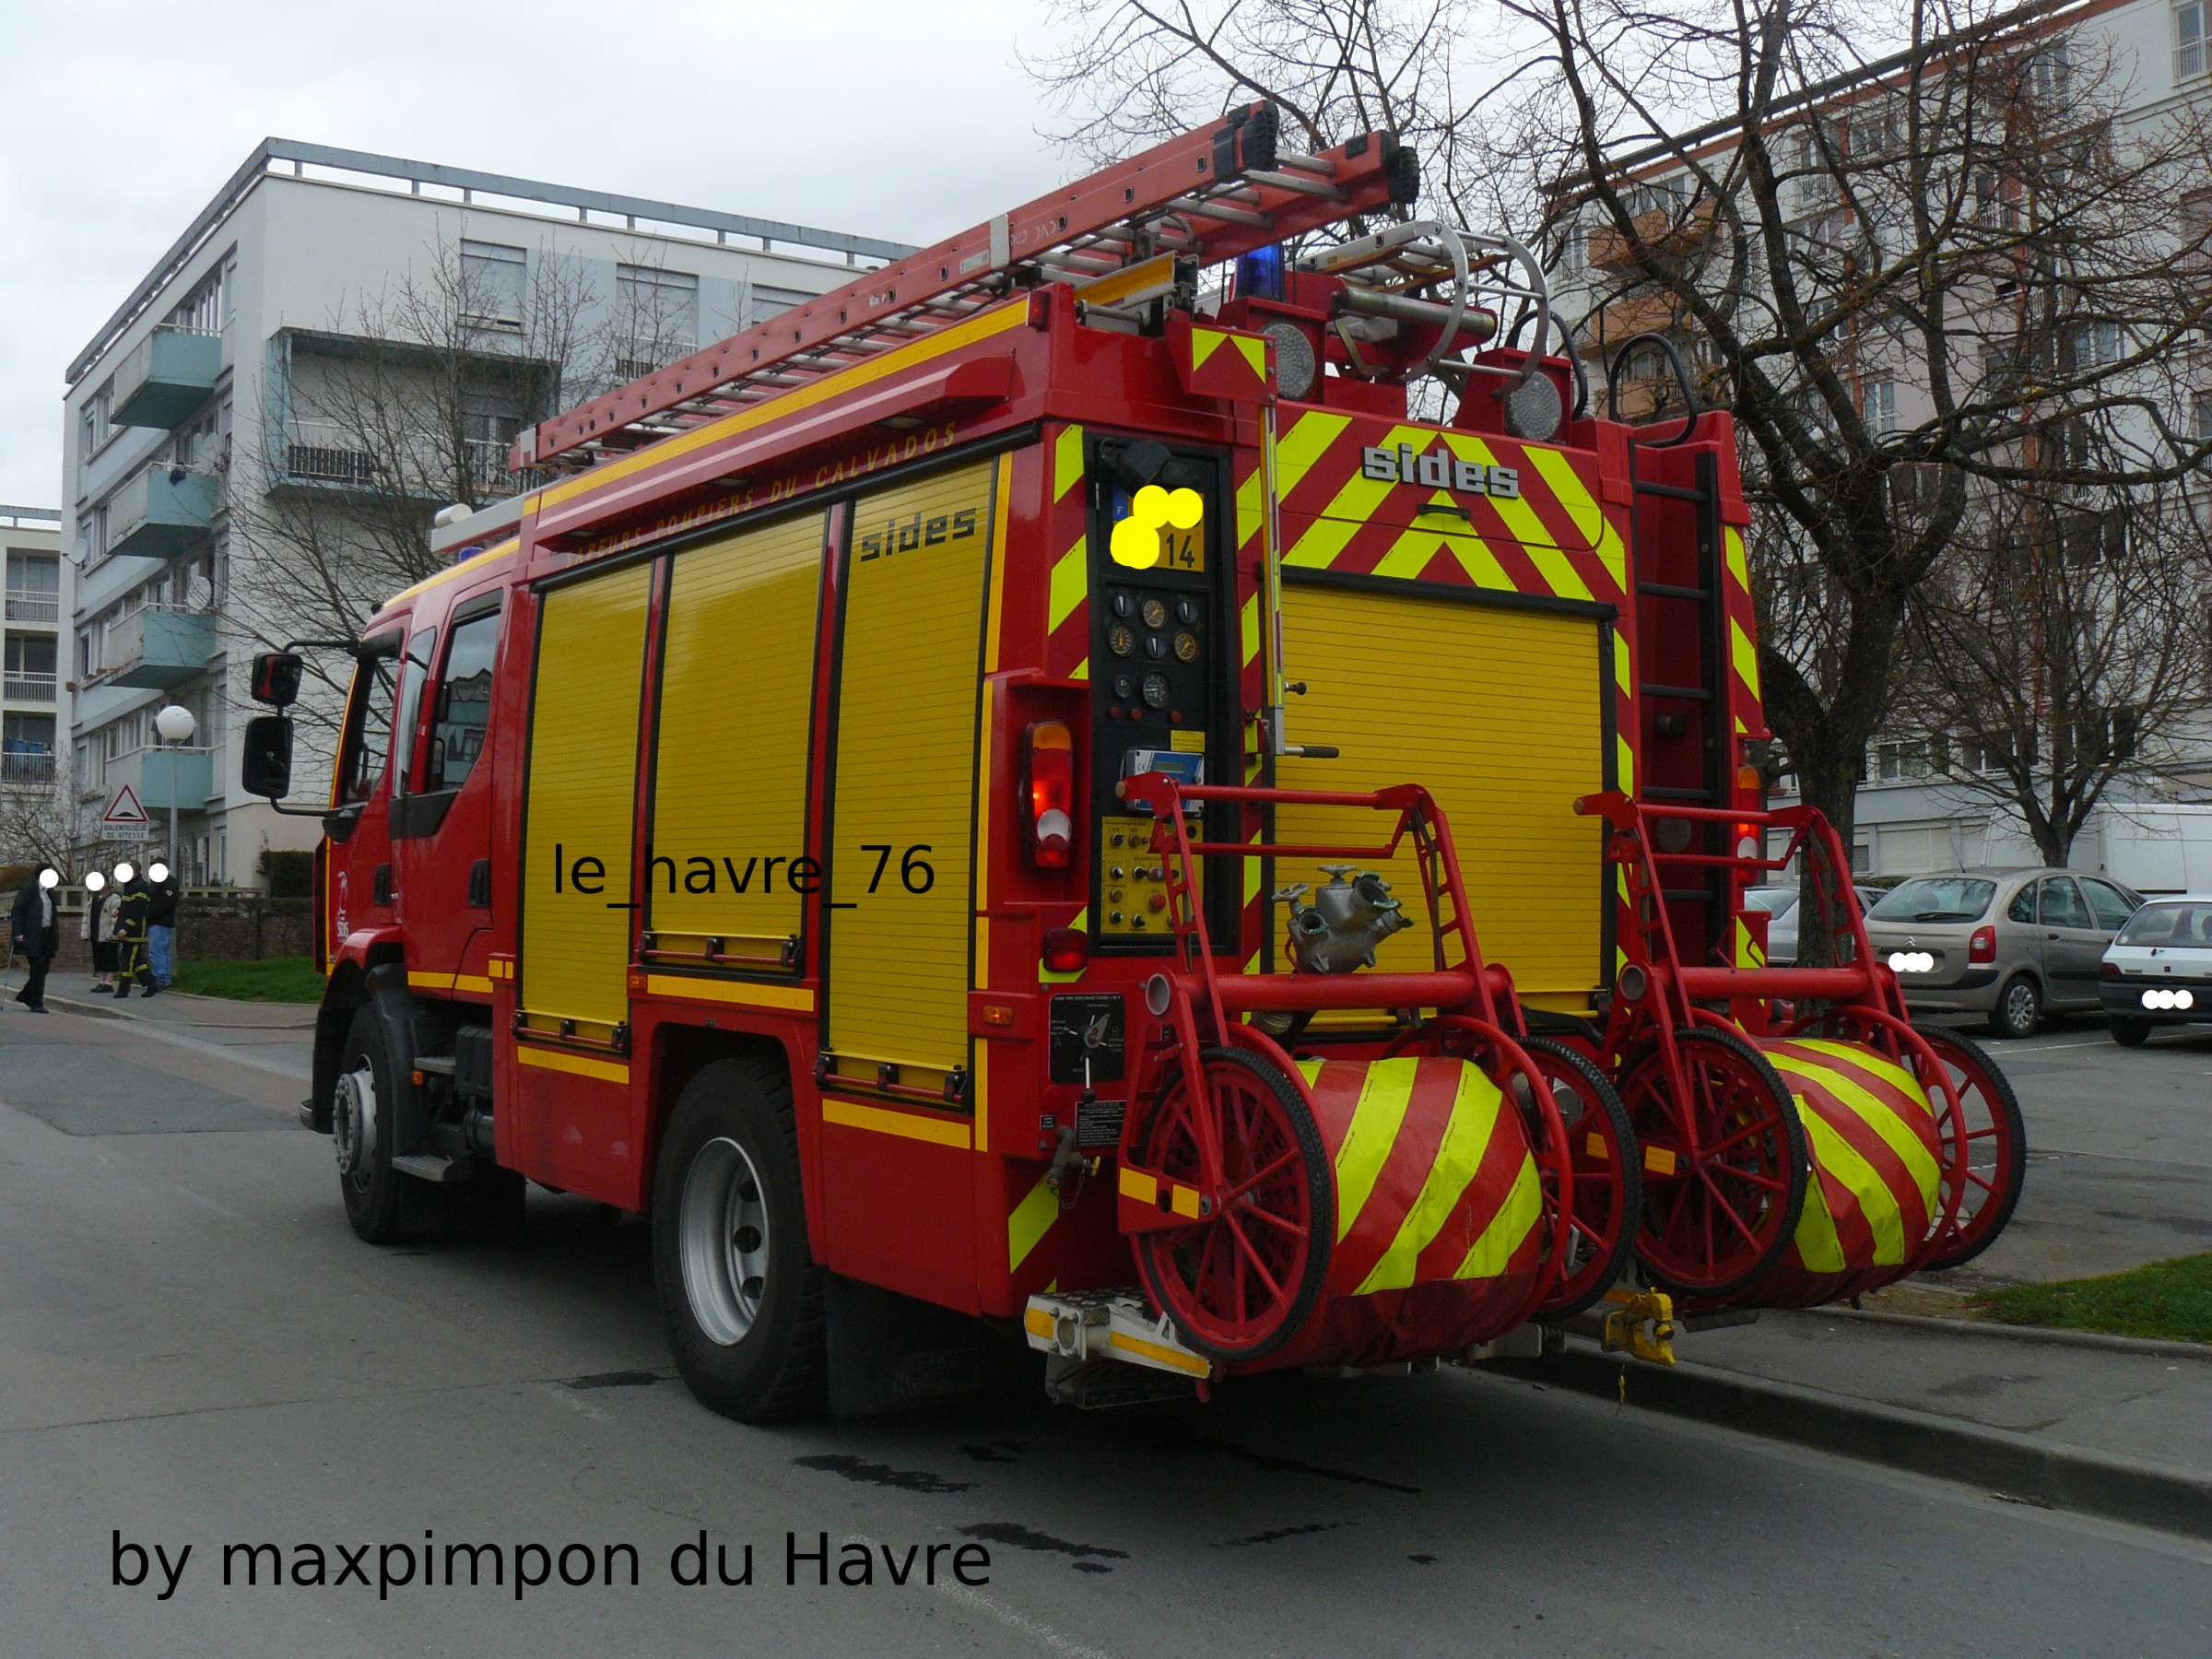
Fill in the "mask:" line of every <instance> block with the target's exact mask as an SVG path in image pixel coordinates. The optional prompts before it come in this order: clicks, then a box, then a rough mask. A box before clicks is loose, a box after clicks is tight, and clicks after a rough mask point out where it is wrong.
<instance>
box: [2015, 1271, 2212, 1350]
mask: <svg viewBox="0 0 2212 1659" xmlns="http://www.w3.org/2000/svg"><path fill="white" fill-rule="evenodd" d="M1973 1302H1974V1306H1975V1307H1976V1308H1977V1309H1978V1310H1980V1311H1981V1312H1984V1313H1987V1314H1989V1315H1990V1316H1991V1317H1992V1318H1994V1319H2001V1320H2004V1321H2005V1322H2006V1324H2023V1325H2048V1326H2052V1327H2054V1328H2056V1329H2060V1330H2067V1331H2102V1332H2105V1333H2107V1334H2108V1335H2114V1336H2155V1337H2160V1338H2163V1339H2164V1340H2166V1341H2169V1342H2212V1255H2193V1256H2179V1257H2176V1258H2175V1259H2174V1260H2172V1261H2170V1262H2150V1263H2147V1264H2146V1265H2143V1266H2141V1267H2131V1268H2129V1269H2128V1270H2127V1271H2126V1272H2125V1273H2110V1274H2106V1275H2105V1276H2104V1277H2101V1278H2082V1279H2058V1280H2054V1281H2053V1283H2051V1284H2047V1285H2015V1286H2013V1287H2012V1288H2009V1289H2006V1290H1985V1291H1983V1292H1982V1293H1981V1294H1979V1295H1977V1296H1976V1297H1975V1298H1974V1299H1973Z"/></svg>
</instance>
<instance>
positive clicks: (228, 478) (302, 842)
mask: <svg viewBox="0 0 2212 1659" xmlns="http://www.w3.org/2000/svg"><path fill="white" fill-rule="evenodd" d="M910 251H911V250H909V249H908V248H906V247H905V246H904V245H902V244H900V243H896V242H889V241H880V240H877V239H874V238H869V237H862V236H852V235H846V234H843V233H840V232H834V231H825V230H816V229H808V228H807V227H805V226H800V225H792V224H785V223H781V222H777V221H771V220H763V219H757V218H746V217H744V216H741V215H736V214H728V213H721V212H716V211H712V210H707V209H698V208H688V207H681V206H675V205H673V204H669V203H664V202H655V201H649V200H644V199H641V198H635V197H627V196H619V195H611V194H605V193H602V192H596V191H588V190H576V189H570V188H567V187H564V186H559V185H553V184H546V183H541V182H535V181H531V180H524V179H515V178H508V177H503V176H500V175H496V174H489V173H481V172H474V171H467V170H463V169H455V168H447V167H439V166H431V165H427V164H423V163H418V162H409V161H405V160H400V159H394V158H390V157H382V156H373V155H367V154H363V153H361V152H357V151H348V150H335V149H330V148H327V147H322V146H316V145H309V144H301V143H295V142H292V141H289V140H284V139H270V140H267V141H266V142H265V143H264V144H263V145H261V146H260V147H258V148H257V149H256V150H255V152H254V153H253V155H252V156H251V157H249V158H248V159H247V160H246V162H245V164H244V165H243V166H242V167H241V168H240V170H239V171H237V172H236V173H235V174H233V175H232V177H231V179H230V180H229V182H228V183H227V184H226V185H225V187H224V189H223V190H222V191H221V192H220V193H219V194H218V195H217V196H216V197H215V199H214V200H213V201H211V202H210V203H209V204H208V206H206V208H205V209H204V210H203V211H202V212H201V213H200V215H199V216H198V217H197V218H195V219H194V222H193V223H192V225H191V226H190V227H189V228H188V229H186V230H185V232H184V234H183V235H182V237H180V238H179V239H178V241H177V242H176V243H175V244H174V245H173V246H172V247H171V249H170V251H169V253H167V254H165V255H164V257H163V258H162V260H161V261H160V263H159V265H156V266H155V267H154V269H153V270H152V271H151V272H149V273H148V274H147V277H146V278H145V279H144V281H142V282H141V283H140V284H139V286H138V288H136V289H135V291H134V292H133V293H132V294H131V295H130V296H129V298H128V299H126V300H124V302H123V304H122V305H121V306H120V307H119V308H118V309H117V310H116V312H115V313H114V315H113V316H112V317H111V318H110V320H109V321H108V323H107V324H105V325H103V326H102V328H101V329H100V333H99V334H98V335H95V336H94V338H93V339H92V340H91V341H89V342H88V344H87V345H86V347H85V348H84V349H83V350H82V351H81V352H80V353H78V355H77V357H76V360H75V361H74V362H72V363H71V364H70V366H69V371H68V387H69V389H68V393H67V396H66V404H65V439H64V458H63V479H64V486H65V489H64V500H65V502H66V505H65V508H64V510H63V512H62V514H61V516H60V519H59V521H58V523H57V524H54V525H53V526H52V528H51V529H50V530H49V532H48V535H49V542H48V545H49V546H50V547H53V546H56V545H58V547H59V549H60V550H61V552H62V554H63V555H64V558H63V560H62V562H63V564H65V565H66V566H68V567H69V568H68V570H67V571H65V572H63V573H62V574H61V575H60V580H59V582H58V583H57V586H56V589H55V598H54V600H53V604H54V605H55V606H57V612H56V614H57V618H59V619H60V620H59V621H58V622H57V624H56V626H55V627H54V628H53V629H51V630H50V631H49V632H48V633H47V634H45V635H44V636H41V637H42V638H43V639H44V640H45V641H47V643H46V644H44V645H43V646H39V645H32V644H29V643H28V642H27V644H26V646H25V647H24V652H25V655H24V659H23V660H24V662H25V664H26V665H27V667H28V665H29V664H30V663H31V661H32V659H33V658H34V657H35V658H37V659H38V660H39V661H41V662H51V663H52V665H53V666H51V667H50V668H49V669H48V670H47V672H48V673H49V674H50V675H53V676H58V688H59V693H60V696H61V697H62V698H65V699H66V700H67V719H66V725H65V735H66V737H67V748H66V753H67V756H68V765H69V767H70V770H71V773H72V776H73V778H74V782H75V786H76V798H77V802H78V809H79V815H80V826H81V834H82V836H83V838H84V840H85V841H86V843H87V844H88V845H90V844H94V843H97V842H98V841H100V839H101V830H100V820H101V819H102V818H103V817H104V815H105V814H106V812H107V810H108V808H109V806H110V805H111V804H112V803H113V802H114V801H116V800H117V799H118V798H120V797H121V795H122V793H123V792H124V790H125V789H126V788H127V789H128V790H129V791H130V793H131V794H132V796H133V797H135V800H136V801H137V802H138V803H139V804H140V805H141V806H143V808H144V809H145V811H146V812H147V814H148V815H149V816H150V817H152V818H154V819H155V820H156V821H157V823H159V824H160V825H161V826H162V827H163V833H164V834H165V833H166V824H167V819H168V817H169V815H170V813H171V810H172V808H173V809H174V811H175V813H176V815H177V819H178V825H177V828H178V835H179V841H178V851H179V860H178V862H179V864H180V865H181V866H182V874H183V876H184V877H185V879H186V880H187V881H188V882H191V883H194V884H203V883H212V884H222V883H229V884H233V885H237V886H241V887H253V886H258V885H260V881H261V864H260V854H261V853H262V852H263V851H264V850H276V851H286V850H297V849H304V848H308V847H312V845H313V844H314V841H315V839H316V837H317V835H318V834H319V833H320V830H319V826H318V824H317V823H316V821H315V820H314V819H312V818H298V817H289V818H288V817H284V816H280V815H278V814H277V813H276V812H274V811H272V810H271V809H270V808H269V807H268V806H267V805H266V804H265V803H263V802H261V801H258V800H256V799H254V798H253V797H251V796H247V795H245V794H242V793H241V790H240V789H239V786H238V775H239V759H240V755H239V750H238V747H237V746H238V742H239V739H240V738H241V735H242V732H243V725H244V720H245V717H246V714H247V712H249V711H250V709H251V705H250V704H249V703H248V702H247V701H246V697H245V693H246V683H245V682H246V677H247V671H248V667H249V659H250V657H251V655H252V653H253V651H254V650H255V649H261V648H265V645H262V644H260V643H259V642H258V641H257V639H256V637H255V634H254V631H253V628H252V627H250V626H249V623H248V620H247V618H246V617H245V615H244V612H243V607H242V606H241V602H240V596H241V594H244V593H245V592H246V591H248V587H249V585H250V586H251V587H252V588H253V591H256V592H266V591H268V590H269V588H270V586H271V584H272V578H274V579H275V580H276V581H277V582H282V581H283V580H284V579H285V578H286V575H287V572H286V571H285V570H284V569H282V568H277V569H274V570H272V569H270V568H268V567H269V566H270V564H271V562H272V561H279V563H280V561H282V560H284V559H285V558H286V552H285V549H284V547H282V546H281V545H280V544H273V542H272V539H271V537H270V536H269V535H266V534H257V535H253V536H248V535H244V534H242V533H241V526H242V525H244V524H246V523H248V522H253V523H255V524H270V523H282V522H284V519H283V514H282V513H280V512H263V511H261V510H262V509H263V508H265V507H271V506H281V505H283V504H284V501H285V497H286V495H287V492H291V494H292V496H293V499H294V500H297V499H298V496H299V492H308V491H324V492H330V496H331V499H332V500H344V499H345V498H346V494H347V491H348V490H354V491H356V492H357V493H358V491H359V488H360V487H361V486H362V485H363V484H364V483H365V481H366V477H367V475H368V473H369V472H370V471H371V468H372V467H373V466H374V465H375V464H374V462H373V460H372V458H371V457H370V456H369V455H368V454H366V453H362V445H361V444H360V442H359V440H358V439H354V438H349V437H348V435H347V432H346V431H344V430H340V429H335V428H333V427H331V424H330V423H329V422H327V421H324V420H320V419H318V418H316V417H315V416H313V415H311V414H303V413H302V412H301V410H302V408H303V406H304V407H312V406H313V401H314V400H313V395H312V389H313V388H314V386H315V385H316V384H318V383H319V382H318V377H319V376H324V375H325V374H326V373H327V372H328V371H329V368H330V365H331V364H333V363H335V362H342V361H344V360H346V359H348V358H349V357H351V358H355V359H358V358H359V355H360V354H361V353H362V352H363V351H364V350H369V349H388V348H389V342H388V341H383V342H371V341H369V340H366V339H365V338H363V337H362V327H361V323H360V321H359V319H361V318H362V317H363V316H364V315H365V313H366V311H367V309H368V308H367V306H366V305H365V303H364V301H365V300H370V299H371V297H375V296H380V295H388V294H390V293H392V292H393V291H394V290H395V289H397V290H401V291H404V290H406V288H407V287H408V285H409V284H410V283H413V284H417V285H419V286H423V287H435V286H436V285H437V283H438V282H439V281H440V280H441V279H444V278H450V277H451V275H452V274H453V273H455V272H458V273H460V274H461V275H462V276H463V277H464V278H465V283H466V291H467V293H468V294H469V295H470V296H472V298H471V300H470V301H469V303H470V305H471V306H473V307H475V308H476V309H477V312H480V313H481V314H478V315H472V316H470V317H468V318H466V319H465V320H466V322H467V323H468V324H469V326H470V327H471V329H472V331H473V332H474V333H475V334H477V335H483V336H485V337H487V338H488V339H490V340H492V341H493V343H494V345H495V346H496V344H497V341H498V337H499V336H500V334H501V333H502V331H506V332H512V334H513V335H516V336H517V338H518V340H519V337H520V336H521V335H522V334H523V333H524V314H525V310H526V307H527V305H528V304H529V303H530V299H529V297H530V296H531V295H533V294H535V293H540V292H543V291H545V290H547V288H559V290H560V291H561V292H562V293H564V294H565V295H568V296H570V297H571V300H572V301H573V302H574V305H575V307H576V308H578V312H579V314H578V315H577V316H576V317H575V318H574V319H573V321H574V322H575V324H576V325H577V326H578V327H580V328H583V329H586V330H588V329H591V328H594V326H597V325H598V324H602V323H604V322H606V319H607V318H608V317H610V316H611V315H612V314H613V312H615V310H616V309H617V308H621V309H622V310H623V312H624V313H625V314H626V315H629V316H631V317H635V316H638V315H645V316H648V317H649V318H650V326H649V328H648V329H647V330H646V331H645V337H644V338H643V339H642V341H641V343H640V344H637V345H633V346H631V347H628V348H627V350H628V352H629V353H630V354H631V355H624V354H623V353H621V352H619V351H618V353H617V354H616V355H615V356H613V357H612V358H610V359H608V360H607V363H606V369H607V370H608V371H610V372H612V373H614V374H616V375H618V376H623V377H627V376H629V375H634V374H638V373H642V372H645V371H648V370H650V369H652V368H656V367H659V366H661V365H662V364H663V363H665V362H668V361H673V360H675V359H677V358H680V357H682V356H685V355H688V352H690V351H691V350H693V349H695V348H696V347H697V346H699V345H700V344H704V343H707V342H710V341H712V340H715V339H719V338H723V337H724V336H726V335H732V334H735V333H737V332H739V330H741V329H742V328H744V327H747V326H749V325H750V324H753V323H755V322H758V321H759V320H761V319H762V318H764V317H767V316H771V315H772V314H774V313H775V312H778V311H781V310H782V309H784V308H786V307H788V306H790V305H794V304H796V303H799V302H800V301H802V300H806V299H809V298H811V297H813V296H814V295H817V294H820V293H824V292H827V291H829V290H830V289H831V288H837V287H840V286H841V285H842V284H843V283H845V282H847V281H849V280H851V279H852V277H853V274H854V267H855V266H864V267H865V266H872V265H876V264H877V263H880V262H882V261H885V260H888V259H892V258H896V257H898V256H900V254H902V253H907V252H910ZM610 337H611V336H610ZM519 349H520V347H519V346H518V350H519ZM597 389H599V388H598V387H597V386H594V385H590V384H581V385H580V384H575V383H570V384H568V385H565V386H564V387H563V389H562V393H561V396H560V399H559V401H560V402H562V403H571V402H574V401H577V400H578V398H579V397H581V396H584V395H589V394H591V393H592V392H594V391H595V390H597ZM465 420H466V422H467V434H468V435H467V437H466V440H465V443H466V448H467V452H468V453H467V469H468V473H469V476H470V477H471V478H472V480H473V481H475V482H477V483H478V484H480V486H481V489H480V491H479V493H483V494H489V495H500V494H504V493H506V492H507V491H508V490H509V489H510V488H512V486H511V485H510V484H509V483H508V481H507V480H506V478H505V474H504V466H505V457H506V453H507V450H508V445H509V443H510V442H511V441H512V438H513V436H514V434H515V431H516V429H517V428H518V427H519V426H520V425H521V424H522V423H523V419H522V412H521V411H520V410H519V408H516V409H511V408H509V407H507V406H502V405H501V404H500V402H499V401H498V400H497V399H496V398H493V399H490V400H488V402H487V403H486V404H485V406H484V407H483V408H482V409H481V410H480V412H479V411H477V410H474V409H471V410H470V412H469V413H468V414H467V415H466V416H465ZM444 504H445V503H444V502H442V501H436V500H424V501H422V502H421V503H419V505H420V511H421V519H422V523H423V524H424V526H425V530H426V534H427V528H428V524H429V517H430V515H431V513H432V512H435V511H436V510H437V508H439V507H441V506H442V505H444ZM5 523H6V518H5V513H4V512H0V524H5ZM9 534H10V536H11V539H10V541H9V552H8V577H9V589H8V606H9V609H8V616H9V622H8V635H7V639H8V652H9V655H8V670H7V687H8V691H9V697H8V700H7V702H6V710H7V715H6V718H7V720H8V723H9V735H10V746H9V747H10V749H11V751H12V750H13V747H14V743H13V739H14V735H15V732H16V722H17V713H18V702H17V700H15V697H14V691H15V688H16V683H17V668H16V664H17V655H18V647H17V644H16V623H15V601H16V574H17V572H16V554H15V551H14V547H15V543H14V540H13V535H14V533H13V532H10V533H9ZM31 556H32V555H30V554H29V553H27V558H29V557H31ZM249 567H251V568H249ZM26 573H27V576H28V575H29V566H28V565H27V567H26ZM307 579H308V577H307V576H306V575H305V574H304V573H303V575H302V580H307ZM40 580H43V578H42V577H41V578H40ZM29 591H30V590H29V588H28V587H27V588H26V593H27V594H29ZM40 591H41V592H42V591H44V590H42V589H41V590H40ZM71 621H73V623H74V627H73V628H69V629H65V628H64V627H63V626H61V623H66V622H71ZM259 626H260V628H261V630H262V636H263V637H265V634H266V629H267V621H266V618H262V619H261V621H260V624H259ZM71 635H73V636H74V637H73V639H70V642H69V643H68V644H67V646H66V648H65V647H64V645H63V642H62V641H64V640H65V639H69V638H70V636H71ZM32 637H33V634H32V631H31V630H30V629H29V627H28V626H27V629H26V640H27V641H29V639H31V638H32ZM26 684H27V685H28V684H29V681H28V680H26ZM170 703H178V704H182V706H183V707H184V708H186V709H188V710H190V711H191V712H192V713H193V715H194V719H195V722H196V726H197V729H196V731H195V733H194V736H193V737H192V738H191V739H189V740H188V741H187V742H186V743H184V744H182V745H175V746H171V745H164V744H162V743H161V742H160V740H159V736H158V735H157V734H156V733H155V731H154V728H153V716H154V713H155V712H156V711H157V710H159V709H160V708H162V707H163V706H165V705H167V704H170ZM46 707H47V713H48V715H49V717H50V718H52V717H53V716H55V715H57V714H59V713H60V712H62V709H61V705H60V703H59V702H56V703H50V704H49V705H47V706H46ZM22 712H24V713H25V714H27V715H28V714H29V713H30V712H32V711H31V710H30V709H29V706H28V705H26V706H25V707H24V709H23V710H22ZM25 732H26V740H27V741H28V740H29V735H30V730H29V726H28V725H27V726H26V728H25ZM61 735H63V734H62V733H60V732H57V733H56V735H55V737H54V738H53V739H52V740H51V741H53V742H56V743H58V741H59V739H60V736H61ZM50 752H52V751H51V750H50ZM308 786H309V787H310V788H311V789H312V780H309V781H308Z"/></svg>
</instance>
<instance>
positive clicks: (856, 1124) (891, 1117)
mask: <svg viewBox="0 0 2212 1659" xmlns="http://www.w3.org/2000/svg"><path fill="white" fill-rule="evenodd" d="M822 1122H823V1123H825V1124H841V1125H842V1126H843V1127H845V1128H847V1129H866V1130H870V1131H872V1132H873V1133H875V1134H877V1135H899V1136H901V1137H902V1138H904V1139H906V1140H918V1141H929V1142H932V1143H934V1144H935V1145H936V1146H940V1147H959V1149H960V1150H961V1151H963V1152H965V1151H967V1150H968V1149H969V1147H971V1146H972V1145H973V1144H974V1143H973V1137H972V1136H971V1135H970V1134H969V1132H968V1125H967V1124H954V1123H947V1121H946V1120H945V1119H943V1118H933V1117H923V1116H921V1115H920V1114H919V1113H916V1112H886V1111H884V1110H883V1108H881V1107H880V1106H864V1105H862V1104H861V1103H860V1102H859V1101H858V1100H839V1099H837V1098H836V1097H835V1096H834V1095H824V1096H823V1097H822Z"/></svg>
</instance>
